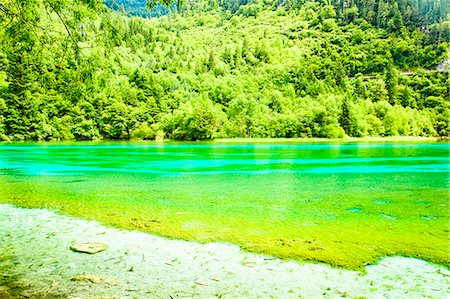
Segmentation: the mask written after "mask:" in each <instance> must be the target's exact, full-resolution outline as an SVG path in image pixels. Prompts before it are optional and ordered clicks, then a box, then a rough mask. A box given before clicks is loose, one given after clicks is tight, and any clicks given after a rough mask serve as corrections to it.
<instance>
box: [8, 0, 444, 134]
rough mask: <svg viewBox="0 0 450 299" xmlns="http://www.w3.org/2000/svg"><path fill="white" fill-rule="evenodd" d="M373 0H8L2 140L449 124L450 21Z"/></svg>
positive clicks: (428, 130) (385, 129) (382, 129)
mask: <svg viewBox="0 0 450 299" xmlns="http://www.w3.org/2000/svg"><path fill="white" fill-rule="evenodd" d="M116 2H117V0H116ZM372 2H373V3H372ZM372 2H371V1H354V2H353V3H354V5H352V6H348V3H347V2H344V3H343V1H331V5H328V4H322V3H321V1H316V2H313V1H299V2H298V3H297V2H293V1H287V2H283V3H285V4H284V5H281V3H276V2H270V1H266V2H264V3H262V2H255V1H247V2H245V3H244V2H242V3H241V2H239V1H237V2H231V1H229V2H218V3H217V5H215V4H214V3H212V2H211V4H210V2H208V3H204V2H187V3H186V5H185V6H184V8H183V11H182V13H180V14H178V13H175V11H176V9H174V10H173V11H174V13H172V14H169V15H168V17H163V18H159V19H143V18H138V17H126V16H123V15H121V14H119V13H114V12H110V11H108V10H106V8H105V7H104V6H101V5H100V3H99V2H97V1H92V0H91V1H88V0H85V1H74V0H64V1H53V0H35V1H22V0H10V1H6V2H4V3H2V4H0V23H1V26H0V28H1V29H0V41H1V46H0V140H67V139H77V140H93V139H153V138H157V136H159V137H158V138H160V137H163V136H164V137H166V138H171V139H181V140H202V139H209V138H214V137H218V136H219V137H333V138H335V137H343V136H345V135H348V136H355V137H360V136H390V135H410V136H448V135H449V133H450V129H449V127H450V121H449V119H450V118H449V117H448V116H449V114H450V112H449V111H450V110H449V109H450V108H449V99H448V94H449V88H448V86H450V84H449V83H450V82H449V78H448V77H449V76H448V71H443V72H437V71H432V70H433V69H435V68H436V65H438V64H439V63H441V62H442V61H443V60H445V59H446V57H447V53H448V44H447V43H446V42H444V40H445V39H444V38H445V34H446V33H445V32H443V30H444V29H445V28H447V27H446V26H447V25H448V23H449V21H448V20H446V19H444V16H445V15H443V14H442V13H441V11H440V10H439V11H438V10H437V9H436V7H437V6H436V5H438V3H437V2H436V3H434V4H431V2H429V1H421V2H420V3H419V4H418V5H417V7H416V8H415V10H413V11H410V10H408V7H411V5H412V4H411V3H414V1H412V2H404V1H403V2H402V1H397V2H396V1H391V0H389V1H388V0H386V1H384V2H383V1H375V0H374V1H372ZM394 2H395V3H396V4H397V5H393V3H394ZM438 2H439V1H438ZM117 3H119V2H117ZM121 3H122V2H121ZM424 3H425V4H426V3H428V4H429V6H428V8H427V9H425V8H424V5H425V4H424ZM439 3H440V4H439V5H442V3H446V2H445V1H444V0H442V1H440V2H439ZM166 4H167V3H166ZM391 4H392V5H391ZM375 6H376V7H377V9H375V10H371V9H372V8H373V7H375ZM371 11H374V12H376V14H374V13H372V14H371ZM19 12H20V13H19ZM429 12H431V13H429ZM425 13H427V14H426V18H425V17H424V14H425ZM442 28H443V29H442Z"/></svg>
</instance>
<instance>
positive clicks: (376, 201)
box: [373, 199, 392, 205]
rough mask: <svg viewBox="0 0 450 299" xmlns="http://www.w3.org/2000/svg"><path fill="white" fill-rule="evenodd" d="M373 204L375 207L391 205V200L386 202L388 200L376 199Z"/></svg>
mask: <svg viewBox="0 0 450 299" xmlns="http://www.w3.org/2000/svg"><path fill="white" fill-rule="evenodd" d="M373 203H375V204H377V205H387V204H390V203H392V200H388V199H378V200H375V201H374V202H373Z"/></svg>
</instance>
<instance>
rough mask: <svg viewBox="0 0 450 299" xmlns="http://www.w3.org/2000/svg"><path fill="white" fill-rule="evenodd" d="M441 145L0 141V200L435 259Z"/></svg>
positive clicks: (442, 201) (441, 209) (240, 239)
mask: <svg viewBox="0 0 450 299" xmlns="http://www.w3.org/2000/svg"><path fill="white" fill-rule="evenodd" d="M449 151H450V144H449V143H429V142H426V143H408V142H399V143H317V144H311V143H307V144H305V143H286V144H283V143H274V144H269V143H262V144H257V143H248V144H244V143H243V144H220V143H136V144H133V143H72V144H64V143H56V144H36V143H22V144H1V145H0V180H1V183H2V185H3V186H4V188H3V191H2V192H1V193H0V195H1V199H0V200H1V201H3V202H13V203H16V204H19V205H25V206H32V207H36V206H38V207H41V206H44V207H50V208H56V209H60V210H61V211H63V212H65V213H69V214H73V215H76V216H81V217H86V218H93V219H97V220H100V221H103V222H106V223H110V224H112V225H116V226H122V227H126V228H136V229H141V230H145V231H149V232H153V233H157V234H162V235H166V236H171V237H176V238H183V239H194V240H200V241H211V240H221V241H229V242H234V243H238V244H241V245H242V246H243V247H245V248H247V249H249V250H254V251H262V252H266V253H270V254H274V255H278V256H282V257H289V258H291V257H292V258H299V259H312V260H319V261H325V262H329V263H332V264H336V265H343V266H347V265H348V264H349V263H350V267H353V266H354V265H353V264H352V260H357V261H358V263H362V262H364V261H370V260H372V259H375V258H376V257H378V256H382V255H385V254H402V255H412V256H419V257H423V258H425V259H429V260H433V261H437V262H441V263H443V262H445V261H446V260H448V251H447V245H446V244H447V242H448V199H449V194H448V188H449V174H450V171H449ZM108 215H109V216H108ZM111 215H112V216H111ZM370 239H372V240H370ZM280 240H281V241H280ZM311 240H313V241H311ZM310 241H311V242H310ZM308 242H310V243H308ZM429 242H434V244H435V247H436V248H434V249H433V248H430V245H429ZM283 244H284V245H283ZM286 244H289V246H288V245H286ZM311 244H313V245H314V244H315V245H314V246H313V245H311ZM311 248H315V249H311ZM343 251H345V252H343ZM355 254H358V257H355Z"/></svg>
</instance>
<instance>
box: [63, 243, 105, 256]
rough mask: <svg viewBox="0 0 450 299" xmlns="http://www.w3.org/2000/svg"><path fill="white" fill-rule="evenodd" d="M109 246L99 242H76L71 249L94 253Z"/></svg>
mask: <svg viewBox="0 0 450 299" xmlns="http://www.w3.org/2000/svg"><path fill="white" fill-rule="evenodd" d="M107 248H108V245H107V244H104V243H99V242H85V243H76V244H73V245H72V246H70V249H71V250H73V251H76V252H83V253H89V254H94V253H97V252H100V251H103V250H106V249H107Z"/></svg>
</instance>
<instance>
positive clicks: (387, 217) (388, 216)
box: [378, 214, 397, 220]
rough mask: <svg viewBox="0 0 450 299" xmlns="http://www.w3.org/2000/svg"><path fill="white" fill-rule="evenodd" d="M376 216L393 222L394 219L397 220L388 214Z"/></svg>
mask: <svg viewBox="0 0 450 299" xmlns="http://www.w3.org/2000/svg"><path fill="white" fill-rule="evenodd" d="M378 216H380V217H384V218H386V219H389V220H395V219H397V217H395V216H392V215H388V214H378Z"/></svg>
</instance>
